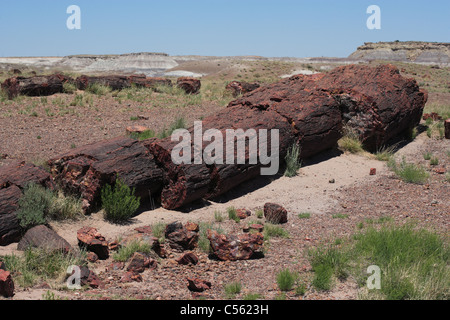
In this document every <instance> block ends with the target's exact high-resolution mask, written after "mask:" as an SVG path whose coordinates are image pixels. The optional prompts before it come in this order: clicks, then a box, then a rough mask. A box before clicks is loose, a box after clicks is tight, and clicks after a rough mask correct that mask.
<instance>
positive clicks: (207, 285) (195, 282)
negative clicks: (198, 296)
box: [186, 278, 211, 292]
mask: <svg viewBox="0 0 450 320" xmlns="http://www.w3.org/2000/svg"><path fill="white" fill-rule="evenodd" d="M186 280H187V281H188V289H189V290H190V291H193V292H203V291H205V290H209V289H211V282H209V281H206V280H202V279H199V278H186Z"/></svg>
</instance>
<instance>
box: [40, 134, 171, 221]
mask: <svg viewBox="0 0 450 320" xmlns="http://www.w3.org/2000/svg"><path fill="white" fill-rule="evenodd" d="M48 164H49V166H50V169H51V172H52V174H53V176H54V178H55V181H56V182H58V183H59V184H60V185H61V186H62V188H63V189H64V190H65V191H66V192H68V193H74V194H78V195H81V197H82V199H83V209H84V211H85V212H86V213H88V212H92V210H94V209H95V208H96V207H97V205H99V196H100V191H101V188H102V187H103V186H104V185H106V184H113V183H114V182H115V181H116V178H117V177H119V178H120V180H121V181H122V182H123V183H125V184H126V185H128V186H129V187H131V188H135V190H136V195H137V196H139V197H141V198H142V199H147V198H149V197H150V196H152V195H153V194H156V193H157V192H158V191H159V190H160V189H161V187H162V178H163V176H162V174H163V172H162V170H161V169H160V168H159V167H158V166H157V165H156V163H155V161H154V158H153V155H152V154H150V152H149V151H148V149H147V148H145V147H144V145H143V144H141V143H140V142H139V141H137V140H134V139H130V138H126V137H119V138H114V139H111V140H106V141H101V142H98V143H94V144H90V145H87V146H84V147H80V148H77V149H73V150H71V151H70V152H68V153H66V154H64V155H62V156H59V157H57V158H54V159H51V160H49V161H48Z"/></svg>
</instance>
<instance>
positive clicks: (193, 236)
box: [165, 222, 198, 252]
mask: <svg viewBox="0 0 450 320" xmlns="http://www.w3.org/2000/svg"><path fill="white" fill-rule="evenodd" d="M191 227H192V226H191V225H190V226H189V228H191ZM165 236H166V240H167V242H168V243H169V246H170V247H171V248H172V249H174V250H176V251H178V252H182V251H184V250H193V249H194V248H195V247H196V246H197V241H198V233H197V232H195V231H189V230H188V229H187V228H186V227H184V226H183V225H182V224H181V222H173V223H171V224H168V225H167V227H166V230H165Z"/></svg>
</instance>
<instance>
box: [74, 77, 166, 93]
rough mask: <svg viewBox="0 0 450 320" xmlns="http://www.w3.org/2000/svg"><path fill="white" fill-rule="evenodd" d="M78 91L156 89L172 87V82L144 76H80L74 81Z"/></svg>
mask: <svg viewBox="0 0 450 320" xmlns="http://www.w3.org/2000/svg"><path fill="white" fill-rule="evenodd" d="M75 83H76V86H77V88H78V89H79V90H86V89H87V88H88V87H89V86H92V85H102V86H106V87H110V88H111V89H112V90H123V89H126V88H131V87H132V86H133V85H134V86H136V87H145V88H157V87H158V86H172V81H171V80H170V79H165V78H153V77H146V76H145V75H132V76H122V75H107V76H86V75H83V76H80V77H78V78H77V79H76V80H75Z"/></svg>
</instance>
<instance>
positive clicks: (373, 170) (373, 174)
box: [369, 168, 377, 176]
mask: <svg viewBox="0 0 450 320" xmlns="http://www.w3.org/2000/svg"><path fill="white" fill-rule="evenodd" d="M369 174H370V175H371V176H375V175H376V174H377V169H376V168H371V169H370V173H369Z"/></svg>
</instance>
